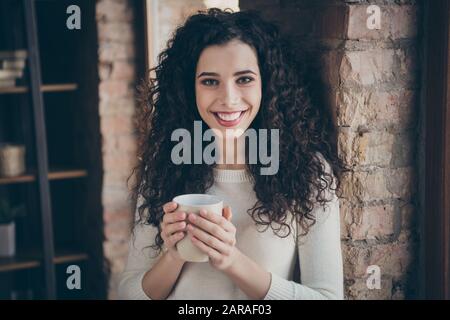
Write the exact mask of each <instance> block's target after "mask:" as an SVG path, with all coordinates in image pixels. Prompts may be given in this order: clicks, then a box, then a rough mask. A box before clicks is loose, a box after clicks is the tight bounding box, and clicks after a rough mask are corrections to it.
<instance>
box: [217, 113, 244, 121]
mask: <svg viewBox="0 0 450 320" xmlns="http://www.w3.org/2000/svg"><path fill="white" fill-rule="evenodd" d="M242 112H243V111H239V112H233V113H222V112H217V113H216V114H217V116H218V117H219V118H220V119H222V120H225V121H233V120H236V119H237V118H239V117H240V116H241V113H242Z"/></svg>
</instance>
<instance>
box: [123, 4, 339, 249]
mask: <svg viewBox="0 0 450 320" xmlns="http://www.w3.org/2000/svg"><path fill="white" fill-rule="evenodd" d="M231 40H240V41H242V42H244V43H246V44H248V45H249V46H250V47H252V48H253V49H254V50H255V51H256V53H257V58H258V64H259V69H260V74H261V77H262V100H261V106H260V110H259V112H258V114H257V115H256V118H255V119H254V121H253V122H252V124H251V126H250V127H251V128H254V129H256V130H258V129H279V135H280V136H279V141H280V144H279V170H278V172H277V174H275V175H261V174H260V167H261V165H260V164H254V165H253V164H249V165H248V170H249V173H250V174H251V176H252V177H253V182H254V188H253V189H254V191H255V194H256V197H257V202H256V203H255V204H254V206H253V207H252V208H250V209H249V210H248V211H247V214H249V215H250V216H251V217H252V219H253V220H254V221H255V223H256V224H257V225H263V226H265V228H264V230H263V231H265V230H267V228H268V227H269V226H270V227H271V228H272V229H273V231H274V232H275V234H277V235H278V236H280V237H286V236H288V235H289V234H290V233H291V232H292V230H291V225H290V223H292V221H293V220H295V222H296V223H298V225H299V226H301V229H302V230H303V231H302V232H300V233H299V235H300V236H301V235H306V234H307V233H308V231H309V228H310V227H311V226H312V225H313V224H314V223H315V221H316V219H315V217H314V216H313V214H312V210H313V209H314V207H315V205H317V204H320V205H325V203H326V202H328V201H329V200H330V199H326V198H325V190H326V189H327V188H330V189H332V190H334V191H336V190H338V189H339V187H340V180H341V179H340V178H341V173H342V171H343V168H344V164H343V162H342V161H341V160H340V159H339V157H338V156H337V153H336V150H335V149H336V148H335V147H334V144H333V143H330V141H331V139H330V136H332V130H333V126H332V123H331V122H330V117H326V115H325V114H324V113H321V112H320V109H319V108H317V107H315V106H314V104H313V103H312V102H311V99H310V96H309V94H308V91H307V87H306V84H305V83H306V82H305V81H304V80H305V79H303V77H302V74H303V73H302V72H303V67H304V65H302V62H301V61H300V60H299V59H298V55H295V54H294V50H293V48H292V46H291V44H290V41H288V40H287V38H284V37H283V36H282V35H281V34H280V31H279V29H278V27H277V26H276V25H274V24H272V23H270V22H267V21H265V20H264V19H262V18H261V17H260V15H259V13H258V12H256V11H241V12H231V11H229V10H225V11H223V10H220V9H217V8H213V9H209V10H206V11H198V12H197V13H196V14H194V15H192V16H190V17H189V18H188V19H187V20H186V22H185V23H184V24H183V25H181V26H179V27H178V28H177V29H176V30H175V32H174V33H173V34H172V38H171V39H170V40H169V41H168V42H167V47H166V49H165V50H163V51H162V52H161V53H160V54H159V55H158V63H157V65H156V67H154V68H152V69H150V70H149V72H148V74H147V77H146V79H144V81H143V84H142V85H141V86H140V95H139V96H140V106H141V108H139V111H138V113H137V116H138V118H137V125H138V129H139V130H138V131H139V142H138V145H139V148H138V159H139V162H138V164H137V166H136V167H135V168H134V170H133V173H132V176H133V175H135V180H134V181H135V185H134V186H133V187H132V193H131V196H132V199H133V200H134V201H136V202H137V204H138V205H137V208H136V209H137V213H138V215H139V218H138V219H137V220H136V221H135V225H137V224H139V223H143V224H151V225H153V226H155V227H157V228H158V233H157V235H156V237H155V243H154V244H153V245H152V248H153V249H155V250H157V251H158V253H160V252H161V249H162V245H163V240H162V237H161V227H160V223H161V221H162V218H163V215H164V213H163V210H162V206H163V204H164V203H166V202H168V201H171V200H172V199H173V197H174V196H176V195H179V194H184V193H205V192H206V191H207V190H208V189H209V188H210V187H211V186H212V185H213V182H214V174H213V167H212V166H211V165H207V164H193V165H189V164H182V165H175V164H174V163H173V162H172V161H171V150H172V148H173V146H174V145H175V144H176V142H172V141H171V134H172V132H173V131H174V130H175V129H178V128H184V129H187V130H189V132H190V133H191V135H193V124H194V121H202V125H203V127H205V126H206V127H207V125H206V123H205V122H203V120H202V118H201V117H200V114H199V112H198V110H197V106H196V99H195V70H196V66H197V62H198V59H199V57H200V54H201V52H202V51H203V50H204V49H205V48H206V47H208V46H211V45H222V44H226V43H227V42H229V41H231ZM247 156H248V154H247ZM321 156H323V158H324V159H325V160H326V161H327V162H328V163H329V164H330V167H331V168H332V171H333V172H332V173H331V172H326V168H325V166H324V162H323V160H321ZM247 163H248V162H247ZM289 212H290V213H291V215H290V216H291V219H290V222H289V223H287V222H288V221H287V220H288V213H289ZM263 218H264V219H263ZM285 227H287V228H288V233H287V234H285V235H281V234H280V231H281V229H282V228H283V229H284V228H285Z"/></svg>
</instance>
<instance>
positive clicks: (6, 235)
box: [0, 199, 25, 257]
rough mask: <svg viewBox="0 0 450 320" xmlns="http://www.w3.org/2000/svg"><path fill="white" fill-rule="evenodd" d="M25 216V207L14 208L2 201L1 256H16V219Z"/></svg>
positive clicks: (0, 208) (0, 219) (4, 200)
mask: <svg viewBox="0 0 450 320" xmlns="http://www.w3.org/2000/svg"><path fill="white" fill-rule="evenodd" d="M24 215H25V206H24V205H19V206H16V207H12V206H11V205H10V203H9V202H8V201H7V200H6V199H0V256H3V257H11V256H14V255H15V254H16V226H15V222H14V221H15V219H16V218H18V217H21V216H24Z"/></svg>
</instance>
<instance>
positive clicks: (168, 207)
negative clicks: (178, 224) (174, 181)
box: [163, 201, 178, 213]
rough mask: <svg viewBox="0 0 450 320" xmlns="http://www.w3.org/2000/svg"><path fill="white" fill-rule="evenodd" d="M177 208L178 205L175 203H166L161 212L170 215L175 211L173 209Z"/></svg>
mask: <svg viewBox="0 0 450 320" xmlns="http://www.w3.org/2000/svg"><path fill="white" fill-rule="evenodd" d="M177 207H178V204H177V203H176V202H173V201H171V202H167V203H166V204H164V205H163V211H164V213H170V212H173V211H175V209H176V208H177Z"/></svg>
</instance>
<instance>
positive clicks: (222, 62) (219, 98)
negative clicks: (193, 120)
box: [195, 40, 261, 137]
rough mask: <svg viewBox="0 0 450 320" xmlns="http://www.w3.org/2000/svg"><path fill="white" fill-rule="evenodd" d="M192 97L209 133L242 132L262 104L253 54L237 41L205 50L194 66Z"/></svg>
mask: <svg viewBox="0 0 450 320" xmlns="http://www.w3.org/2000/svg"><path fill="white" fill-rule="evenodd" d="M195 94H196V102H197V108H198V111H199V113H200V116H201V117H202V119H203V121H205V122H206V123H207V124H208V126H209V127H210V128H211V129H218V130H220V131H221V132H222V134H223V135H224V136H225V131H226V130H227V129H240V130H239V131H240V132H244V131H245V130H246V129H247V128H248V127H249V126H250V124H251V123H252V121H253V119H254V118H255V117H256V114H257V113H258V111H259V107H260V104H261V76H260V72H259V67H258V59H257V56H256V53H255V51H254V50H253V49H252V48H251V47H250V46H249V45H247V44H245V43H243V42H241V41H238V40H232V41H230V42H228V43H226V44H224V45H221V46H218V45H213V46H210V47H207V48H206V49H204V50H203V51H202V53H201V55H200V58H199V61H198V63H197V70H196V76H195ZM241 130H242V131H241ZM234 136H235V137H236V135H234Z"/></svg>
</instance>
